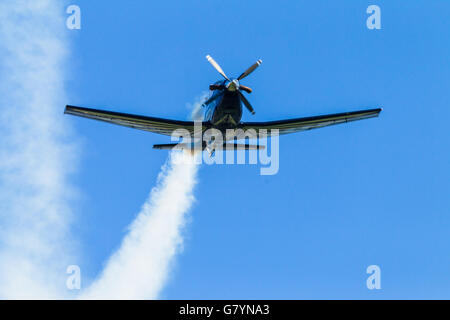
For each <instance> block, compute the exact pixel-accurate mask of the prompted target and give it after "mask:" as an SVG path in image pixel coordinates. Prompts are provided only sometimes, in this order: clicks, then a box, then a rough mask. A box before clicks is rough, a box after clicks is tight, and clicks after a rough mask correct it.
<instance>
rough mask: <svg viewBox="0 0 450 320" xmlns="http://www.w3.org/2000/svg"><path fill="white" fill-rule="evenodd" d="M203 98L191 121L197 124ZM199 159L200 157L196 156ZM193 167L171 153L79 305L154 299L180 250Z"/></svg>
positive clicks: (191, 160)
mask: <svg viewBox="0 0 450 320" xmlns="http://www.w3.org/2000/svg"><path fill="white" fill-rule="evenodd" d="M205 97H206V94H205V93H203V94H202V95H201V96H200V97H199V98H198V99H196V100H197V102H196V103H194V104H193V105H188V106H189V108H192V114H191V117H192V118H193V119H194V120H201V119H202V114H201V104H202V103H203V102H204V100H205ZM197 156H200V155H197ZM197 169H198V168H197V165H196V161H195V158H194V157H192V156H191V155H188V154H187V153H183V152H178V151H172V152H171V153H170V155H169V159H168V161H167V162H166V164H164V165H163V166H162V170H161V173H160V174H159V177H158V182H157V186H156V187H155V188H153V190H152V191H151V193H150V196H149V198H148V199H147V201H146V202H145V203H144V205H143V206H142V209H141V212H140V213H139V214H138V216H137V218H136V219H135V221H134V222H133V223H132V225H131V227H130V230H129V233H128V234H127V235H126V236H125V238H124V240H123V242H122V245H121V247H120V248H119V249H118V250H117V252H115V253H114V254H113V255H112V256H111V258H110V259H109V261H108V263H107V264H106V267H105V268H104V270H103V272H102V274H101V275H100V277H99V278H98V279H97V280H96V281H95V282H94V283H93V284H92V285H91V286H90V287H89V288H88V289H87V290H86V292H84V294H83V295H82V296H81V298H83V299H156V298H157V297H158V294H159V292H160V291H161V289H162V287H163V285H164V284H165V282H166V280H167V277H168V274H169V272H170V266H171V262H172V261H173V259H174V257H175V255H176V253H177V252H178V250H179V249H180V248H181V247H182V244H183V237H182V231H183V227H184V225H185V222H186V214H187V213H188V211H189V209H190V208H191V206H192V203H193V202H194V200H195V199H194V196H193V190H194V187H195V184H196V176H197Z"/></svg>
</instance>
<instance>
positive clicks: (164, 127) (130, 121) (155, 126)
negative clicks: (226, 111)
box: [64, 106, 209, 136]
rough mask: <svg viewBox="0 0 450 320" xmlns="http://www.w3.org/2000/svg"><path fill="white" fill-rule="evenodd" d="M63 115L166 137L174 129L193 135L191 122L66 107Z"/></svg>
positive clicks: (204, 124)
mask: <svg viewBox="0 0 450 320" xmlns="http://www.w3.org/2000/svg"><path fill="white" fill-rule="evenodd" d="M64 113H66V114H71V115H74V116H78V117H83V118H89V119H94V120H100V121H105V122H109V123H114V124H118V125H121V126H125V127H130V128H134V129H139V130H145V131H150V132H154V133H159V134H164V135H167V136H170V135H172V132H173V131H175V130H176V129H186V130H188V131H189V132H190V133H191V136H193V135H194V122H193V121H179V120H169V119H161V118H153V117H145V116H138V115H133V114H128V113H120V112H112V111H106V110H97V109H90V108H82V107H75V106H66V109H65V110H64ZM208 127H209V126H208V123H207V122H203V123H202V130H203V131H204V130H206V129H207V128H208Z"/></svg>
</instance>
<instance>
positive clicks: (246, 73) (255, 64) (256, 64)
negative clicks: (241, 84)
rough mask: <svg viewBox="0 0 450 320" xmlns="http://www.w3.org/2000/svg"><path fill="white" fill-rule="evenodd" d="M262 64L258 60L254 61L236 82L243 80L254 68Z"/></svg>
mask: <svg viewBox="0 0 450 320" xmlns="http://www.w3.org/2000/svg"><path fill="white" fill-rule="evenodd" d="M261 63H262V60H261V59H260V60H258V61H256V62H255V63H254V64H253V65H251V66H250V68H248V69H247V70H245V71H244V72H243V73H242V74H241V75H240V76H239V78H238V80H242V79H244V78H245V77H246V76H248V75H249V74H250V73H252V72H253V71H255V69H256V68H258V67H259V65H260V64H261Z"/></svg>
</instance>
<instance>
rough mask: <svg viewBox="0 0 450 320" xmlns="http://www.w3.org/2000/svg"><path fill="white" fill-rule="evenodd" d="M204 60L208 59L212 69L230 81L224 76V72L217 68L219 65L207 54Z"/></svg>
mask: <svg viewBox="0 0 450 320" xmlns="http://www.w3.org/2000/svg"><path fill="white" fill-rule="evenodd" d="M206 59H208V61H209V63H211V64H212V66H213V67H214V69H216V70H217V72H219V73H220V74H221V75H222V77H224V78H225V79H227V80H228V81H231V80H230V79H228V77H227V75H226V74H225V72H223V70H222V68H221V67H220V66H219V64H218V63H217V62H216V61H215V60H214V59H213V58H212V57H211V56H210V55H209V54H208V55H207V56H206Z"/></svg>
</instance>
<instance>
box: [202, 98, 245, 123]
mask: <svg viewBox="0 0 450 320" xmlns="http://www.w3.org/2000/svg"><path fill="white" fill-rule="evenodd" d="M209 100H211V102H209V103H207V104H206V105H205V107H206V108H207V109H206V112H205V121H210V122H211V124H212V126H213V127H215V128H217V129H219V130H223V129H228V128H235V127H236V126H237V125H238V124H239V122H240V121H241V118H242V103H241V98H240V97H239V94H238V93H237V91H229V90H227V89H223V90H214V91H213V94H212V96H211V98H210V99H209Z"/></svg>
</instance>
